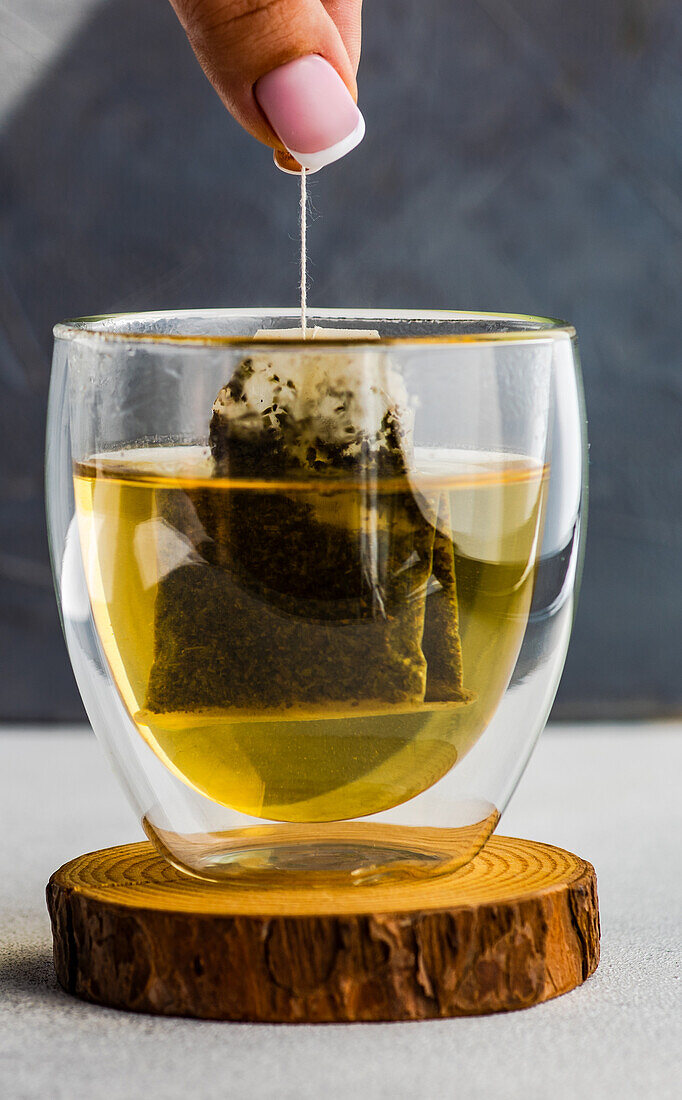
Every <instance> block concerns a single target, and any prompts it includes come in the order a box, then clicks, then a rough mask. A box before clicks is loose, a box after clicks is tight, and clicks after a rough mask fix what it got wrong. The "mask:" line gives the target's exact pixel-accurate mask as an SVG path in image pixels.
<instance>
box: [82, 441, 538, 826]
mask: <svg viewBox="0 0 682 1100" xmlns="http://www.w3.org/2000/svg"><path fill="white" fill-rule="evenodd" d="M415 458H416V470H415V472H414V473H412V474H410V477H409V485H408V484H407V479H405V478H394V479H392V480H390V481H389V480H388V479H387V480H386V481H385V482H384V483H381V484H379V485H376V484H375V485H369V486H368V485H367V484H366V483H364V484H361V483H359V482H358V481H353V480H351V479H350V478H349V479H346V480H344V479H339V480H338V481H335V482H333V483H330V482H329V481H327V482H324V481H323V480H322V479H321V480H320V484H319V486H317V485H315V484H314V483H313V484H311V479H310V478H307V479H306V480H305V481H303V482H296V481H282V482H276V483H273V482H272V481H268V482H262V481H261V482H259V481H247V480H244V479H240V480H235V479H229V478H218V477H214V476H212V461H211V457H210V454H209V452H208V450H207V449H205V448H202V447H185V446H177V447H151V446H150V447H140V448H138V449H131V450H123V451H118V452H111V453H107V454H100V455H97V456H95V457H94V458H93V459H92V460H91V461H89V462H85V463H78V464H76V466H75V470H74V484H75V495H76V510H77V516H78V525H79V532H80V539H81V547H82V553H83V561H84V563H85V572H86V579H87V584H88V590H89V594H90V600H91V604H92V610H93V615H94V619H95V624H96V627H97V630H98V633H99V637H100V639H101V642H102V646H103V649H104V652H105V655H106V658H107V660H108V662H109V665H110V667H111V671H112V674H113V677H114V680H115V682H116V684H117V686H118V689H119V692H120V694H121V696H122V698H123V701H124V703H125V705H126V707H127V709H128V711H129V713H130V715H131V717H132V718H133V720H134V722H135V723H136V725H137V728H138V729H139V731H140V734H141V735H142V736H143V737H144V739H145V740H146V742H147V743H148V744H149V745H150V746H151V748H152V749H153V751H154V752H155V753H156V755H157V756H158V757H159V758H160V759H161V760H163V762H164V763H165V764H166V765H167V766H168V767H169V768H170V769H171V770H172V771H173V772H174V773H175V774H176V775H177V776H178V777H179V778H180V779H182V780H183V781H184V782H185V783H187V784H188V785H189V786H191V787H193V788H195V789H196V790H197V791H199V792H201V793H202V794H205V795H207V796H208V797H209V798H211V799H214V800H215V801H217V802H219V803H222V804H223V805H226V806H230V807H232V808H234V809H236V810H239V811H241V812H243V813H246V814H250V815H254V816H256V817H259V818H265V819H269V820H279V821H295V822H304V821H335V820H343V819H347V818H353V817H358V816H363V815H367V814H372V813H376V812H378V811H381V810H385V809H388V808H390V807H391V806H395V805H397V804H399V803H401V802H404V801H406V800H408V799H410V798H412V797H413V796H414V795H416V794H418V793H420V792H421V791H423V790H425V789H426V788H428V787H430V786H431V785H432V784H434V783H435V782H437V780H438V779H440V778H441V777H442V776H443V775H444V774H445V773H446V772H448V771H449V770H450V769H451V768H452V767H453V766H454V765H455V764H456V763H457V761H458V760H460V759H461V758H462V756H464V754H465V753H466V752H467V751H468V750H469V749H470V748H471V747H472V745H473V744H475V742H476V740H477V739H478V737H479V736H480V735H481V733H482V732H483V731H484V730H485V728H486V726H487V725H488V723H489V722H490V719H491V718H492V715H493V714H494V712H495V709H496V707H497V705H498V703H499V701H500V699H501V697H502V695H503V693H504V691H505V689H506V687H507V684H508V682H509V679H510V676H511V673H512V671H513V668H514V664H515V662H516V658H517V656H518V653H519V649H520V646H521V642H522V640H523V636H524V631H525V627H526V622H527V618H528V612H529V608H530V603H531V597H532V593H533V584H534V576H535V566H536V556H537V554H538V550H539V545H540V541H541V537H540V536H541V526H542V517H543V498H544V489H545V484H546V470H544V469H543V468H542V466H541V465H540V464H538V463H534V462H533V461H531V460H529V459H527V458H524V457H522V456H514V455H510V454H498V453H483V452H478V451H447V452H444V451H438V452H428V451H420V450H417V452H416V456H415ZM406 492H409V493H410V494H412V495H413V497H414V499H415V500H417V501H419V502H421V506H423V508H424V510H425V512H428V513H429V514H433V515H435V514H436V513H438V514H439V515H441V516H442V515H443V514H447V515H449V525H450V529H449V530H448V531H447V535H448V536H449V537H451V539H452V543H453V546H454V555H455V556H454V561H455V577H456V586H457V601H458V614H459V623H458V630H459V637H460V640H461V658H462V665H463V668H462V679H463V685H464V688H465V689H466V690H465V691H464V692H462V693H461V697H460V698H459V699H458V700H457V701H450V702H428V701H426V702H424V701H422V702H419V703H409V702H408V703H396V702H392V703H391V702H386V701H385V700H383V699H381V698H377V699H371V700H369V701H368V700H358V699H357V698H355V699H353V698H351V697H348V698H339V699H334V698H333V695H334V691H333V685H331V686H330V698H329V699H328V700H326V701H325V702H320V703H312V704H311V703H309V702H308V703H300V702H297V696H298V697H299V699H300V698H301V697H304V696H305V693H304V692H302V690H297V683H296V680H297V675H296V671H294V674H293V675H292V676H291V684H290V691H289V693H288V694H289V697H288V698H287V702H286V704H285V705H278V706H275V707H271V708H268V706H267V705H266V706H264V705H263V699H264V697H265V696H262V695H259V693H258V690H257V684H256V681H255V680H254V684H253V686H252V687H250V686H249V684H250V681H248V679H247V681H246V682H243V683H242V684H241V686H240V690H239V692H235V695H236V696H238V705H234V704H233V703H232V701H231V699H230V698H229V693H230V688H229V685H228V687H227V688H226V686H225V683H224V680H223V681H221V670H222V669H223V665H224V662H223V657H224V651H225V647H229V645H230V634H229V630H228V631H227V633H225V625H224V622H223V620H222V619H220V617H219V615H218V612H219V610H220V600H221V599H222V598H223V596H222V595H221V593H222V591H223V587H224V585H225V584H227V582H228V572H229V570H227V571H226V569H225V566H224V564H223V565H221V564H220V563H219V562H218V563H216V559H215V555H214V554H212V551H211V548H210V541H211V540H210V539H207V537H206V534H205V532H203V530H202V526H201V515H202V514H203V513H202V509H203V510H204V511H205V510H206V508H208V509H209V510H210V511H211V512H212V514H214V515H220V514H227V513H228V512H229V508H230V506H233V504H234V501H235V500H237V501H240V502H242V503H243V504H245V505H246V506H247V511H250V513H251V514H253V515H257V514H259V508H260V504H261V502H263V509H262V511H263V514H266V513H267V509H266V508H265V501H272V500H273V498H280V497H281V498H283V499H285V500H293V501H298V502H301V501H304V502H305V505H306V509H307V510H308V511H309V512H310V514H314V515H315V516H316V518H317V521H319V522H321V523H323V524H326V523H328V524H329V525H331V528H330V529H332V533H333V525H334V524H344V525H345V530H346V531H347V530H348V529H349V525H352V524H354V525H355V527H354V528H352V529H353V530H357V538H358V540H359V544H362V546H363V548H364V549H363V553H365V552H366V555H367V561H368V562H369V563H370V565H372V567H373V568H374V567H376V568H380V567H381V562H380V561H379V558H380V556H381V544H380V542H379V543H377V538H376V527H377V511H376V504H375V505H372V500H375V501H376V499H380V500H382V501H384V502H388V503H389V504H390V499H391V494H402V495H403V496H404V494H405V493H406ZM443 500H445V502H446V504H447V508H446V511H445V513H444V512H443V508H442V502H443ZM439 502H441V503H440V505H439ZM373 509H374V510H373ZM256 535H257V532H256ZM254 552H255V550H254ZM408 564H409V563H406V567H407V565H408ZM280 568H282V566H281V563H280ZM291 568H292V570H294V569H295V568H296V562H295V560H292V562H291ZM233 580H234V578H232V579H231V580H230V583H231V584H232V583H233ZM242 582H243V578H241V579H240V580H239V584H241V583H242ZM247 584H248V578H247ZM207 592H211V593H215V598H214V606H213V609H212V613H213V614H214V621H215V622H216V624H217V626H216V631H215V632H212V631H210V630H207V629H206V628H204V627H203V626H202V624H204V623H206V622H208V621H209V620H208V619H207V618H206V610H207V609H206V606H205V604H206V600H207V598H208V597H207V596H206V593H207ZM259 592H260V595H256V597H254V595H253V593H251V594H250V595H249V599H250V600H251V605H252V606H253V599H254V598H256V599H260V600H261V604H260V606H261V607H262V613H263V618H264V621H268V622H269V620H268V619H267V616H268V615H270V614H271V609H270V607H268V606H267V599H266V597H264V596H263V594H262V591H261V590H259ZM202 593H203V595H202ZM320 596H321V598H322V599H324V593H323V592H321V593H320ZM212 598H213V597H212ZM202 601H203V603H202ZM215 601H217V603H216V602H215ZM256 606H258V605H256ZM176 611H177V614H176ZM216 615H218V618H215V616H216ZM299 619H300V623H299V625H300V628H301V630H306V629H308V630H309V631H312V630H318V631H319V629H320V624H319V622H317V621H315V622H314V621H313V619H312V618H311V619H310V621H309V622H306V621H305V617H304V616H302V615H300V614H299ZM180 622H182V623H183V626H182V628H180V627H176V625H175V624H176V623H180ZM218 626H219V627H220V630H219V631H218ZM193 628H194V630H193ZM328 629H329V630H330V631H333V630H336V629H340V627H338V626H337V624H336V623H331V624H329V626H328ZM359 629H362V627H361V626H360V627H359ZM192 630H193V632H192ZM327 636H329V637H331V635H327ZM340 636H341V635H336V638H335V640H336V642H337V644H338V638H339V637H340ZM265 639H266V640H265V641H264V642H260V641H259V642H258V645H259V647H260V649H259V651H258V652H257V654H256V656H257V657H259V658H262V656H263V648H262V647H263V645H267V644H269V643H268V641H267V634H266V635H265ZM275 641H276V639H274V640H273V644H274V642H275ZM240 644H241V645H242V646H243V645H244V642H243V639H242V641H241V642H240ZM160 653H163V654H164V659H165V660H167V655H168V654H169V653H171V654H172V655H173V665H172V669H171V671H170V672H168V673H167V675H166V680H165V682H164V680H163V673H164V667H166V668H167V667H168V666H161V675H162V680H161V683H162V686H163V687H164V690H163V691H159V690H152V689H153V688H154V685H155V684H157V685H158V683H159V675H160V672H159V660H160V656H159V655H160ZM353 654H354V650H353V648H352V646H349V659H350V660H352V659H353ZM360 671H361V670H358V672H360ZM300 674H301V680H303V679H304V678H305V676H306V669H304V668H302V669H301V670H300ZM176 681H183V682H184V686H183V689H182V690H183V692H184V694H181V698H182V700H183V701H182V702H181V703H180V704H178V702H177V701H174V699H175V698H176V697H175V695H174V690H173V684H174V682H176ZM194 682H196V692H195V693H193V688H192V685H193V683H194ZM194 694H195V695H196V699H194V701H193V696H194ZM226 695H227V696H228V697H226ZM265 695H267V693H265ZM160 699H161V700H162V701H161V702H159V700H160ZM164 699H166V700H167V701H166V702H163V700H164Z"/></svg>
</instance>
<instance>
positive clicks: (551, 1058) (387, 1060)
mask: <svg viewBox="0 0 682 1100" xmlns="http://www.w3.org/2000/svg"><path fill="white" fill-rule="evenodd" d="M681 776H682V724H680V723H667V724H658V725H652V726H641V725H628V726H605V725H603V726H586V727H567V726H558V727H554V728H550V729H548V730H547V731H546V732H545V734H544V735H543V737H542V739H541V741H540V744H539V746H538V748H537V750H536V752H535V755H534V756H533V758H532V760H531V762H530V764H529V766H528V769H527V772H526V774H525V776H524V778H523V780H522V781H521V784H520V786H519V789H518V791H517V793H516V795H515V797H514V800H513V802H512V805H511V807H510V808H509V810H508V811H507V813H506V815H505V816H504V818H503V821H502V826H501V829H500V831H501V832H502V833H507V834H510V835H513V836H525V837H530V838H533V839H537V840H543V841H547V842H550V843H553V844H558V845H561V846H562V847H566V848H569V849H571V850H573V851H575V852H577V853H578V854H580V855H581V856H584V857H585V858H586V859H589V860H591V862H592V863H594V865H595V867H596V869H597V875H598V880H599V896H600V903H601V917H602V961H601V965H600V967H599V969H598V971H597V973H596V975H594V977H592V978H591V979H590V980H589V981H588V982H587V983H586V984H585V985H583V986H582V987H581V988H579V989H577V990H575V991H574V992H573V993H569V994H567V995H565V996H563V997H560V998H558V999H557V1000H555V1001H551V1002H549V1003H548V1004H544V1005H540V1006H538V1007H536V1008H533V1009H529V1010H526V1011H523V1012H515V1013H509V1014H506V1015H497V1016H487V1017H482V1018H472V1019H458V1020H443V1021H429V1022H426V1023H407V1024H353V1025H322V1026H316V1027H312V1026H302V1025H298V1026H283V1025H276V1026H270V1025H267V1026H266V1025H247V1024H221V1023H212V1022H197V1021H192V1020H180V1019H161V1018H156V1017H152V1016H140V1015H137V1016H136V1015H128V1014H126V1013H123V1012H117V1011H113V1010H110V1009H102V1008H97V1007H95V1006H92V1005H88V1004H84V1003H81V1002H79V1001H76V1000H74V999H72V998H70V997H67V996H66V994H64V993H62V992H61V990H60V989H59V988H58V987H57V984H56V981H55V978H54V975H53V971H52V964H51V947H50V931H49V922H48V918H47V913H46V910H45V901H44V887H45V883H46V881H47V879H48V877H49V875H50V873H51V872H52V871H53V870H54V869H55V868H56V867H58V866H59V865H60V864H62V863H64V862H65V861H66V860H68V859H70V858H72V857H73V856H74V855H77V854H79V853H81V852H84V851H88V850H91V849H94V848H98V847H101V846H105V845H110V844H118V843H124V842H126V841H131V840H135V839H141V831H140V829H139V827H137V826H136V823H135V820H134V818H133V816H132V814H131V812H130V810H129V809H128V806H127V804H126V803H125V801H124V798H123V795H122V794H121V793H120V792H119V790H118V788H117V786H116V783H115V780H114V778H113V776H112V775H111V774H110V773H109V771H108V769H107V766H106V763H105V761H104V757H103V756H102V755H101V753H100V751H99V749H98V747H97V744H96V742H95V740H94V738H93V737H92V736H91V735H89V734H88V733H86V732H85V731H84V730H82V729H63V728H62V729H51V730H44V731H40V730H35V729H31V728H28V727H24V728H20V729H19V728H14V729H10V728H5V729H2V728H0V785H1V786H0V824H1V827H2V834H1V835H2V845H0V860H1V865H0V883H1V886H0V1096H2V1097H3V1100H20V1098H29V1097H30V1098H33V1097H40V1098H41V1100H42V1098H48V1100H51V1098H53V1097H54V1098H62V1097H63V1098H68V1100H80V1098H87V1100H98V1098H99V1097H102V1098H105V1100H119V1098H120V1100H132V1098H137V1097H144V1098H146V1100H155V1098H157V1097H158V1098H163V1100H172V1098H175V1097H178V1098H182V1100H185V1098H188V1097H191V1098H192V1100H203V1098H212V1097H230V1098H238V1100H241V1098H244V1100H252V1098H253V1100H265V1098H267V1100H270V1098H272V1100H287V1098H291V1100H308V1098H310V1100H318V1098H323V1100H337V1098H338V1100H345V1098H346V1097H349V1098H353V1100H379V1098H382V1100H383V1098H384V1097H385V1098H391V1100H395V1098H402V1097H419V1098H426V1100H431V1098H438V1097H457V1098H459V1100H469V1098H472V1100H474V1098H475V1100H477V1098H479V1097H481V1098H483V1097H486V1098H489V1097H496V1098H507V1097H523V1098H524V1100H534V1098H537V1100H545V1098H547V1097H552V1100H561V1098H564V1097H581V1098H588V1100H595V1098H602V1097H604V1098H608V1100H611V1098H618V1100H627V1098H630V1097H637V1098H639V1097H642V1098H647V1100H648V1098H649V1097H656V1098H657V1100H662V1098H667V1097H675V1098H676V1100H677V1098H679V1097H681V1096H682V994H681V985H682V983H681V981H680V979H681V977H682V967H681V966H680V959H681V956H682V952H681V939H682V934H681V926H682V854H681V847H680V836H681V834H682V828H681V826H682V799H681V798H680V793H679V791H680V777H681Z"/></svg>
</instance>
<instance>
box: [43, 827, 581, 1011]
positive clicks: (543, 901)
mask: <svg viewBox="0 0 682 1100" xmlns="http://www.w3.org/2000/svg"><path fill="white" fill-rule="evenodd" d="M47 904H48V909H49V911H50V917H51V920H52V933H53V939H54V961H55V968H56V971H57V977H58V979H59V982H60V984H61V985H62V986H63V987H64V989H65V990H66V991H67V992H68V993H72V994H74V995H75V996H77V997H83V998H84V999H86V1000H88V1001H95V1002H96V1003H98V1004H104V1005H110V1006H112V1007H115V1008H123V1009H128V1010H131V1011H135V1012H152V1013H157V1014H160V1015H168V1016H194V1017H200V1018H205V1019H214V1020H243V1021H246V1020H251V1021H268V1022H275V1021H279V1022H308V1023H318V1022H339V1021H354V1020H423V1019H430V1018H437V1017H443V1016H470V1015H478V1014H481V1013H489V1012H500V1011H507V1010H511V1009H518V1008H527V1007H529V1006H530V1005H535V1004H539V1003H540V1002H541V1001H547V1000H549V999H550V998H552V997H557V996H559V994H561V993H566V992H568V990H570V989H574V988H575V987H576V986H577V985H580V984H581V982H584V981H585V979H586V978H588V977H589V976H590V974H592V973H593V972H594V971H595V969H596V967H597V964H598V962H599V910H598V902H597V884H596V876H595V873H594V868H593V867H592V866H591V865H590V864H589V863H586V862H585V861H584V860H582V859H579V858H578V856H574V855H571V853H570V852H565V851H563V850H562V849H561V848H554V847H551V846H550V845H548V844H538V843H535V842H534V841H529V840H513V839H511V838H510V837H500V836H497V837H493V838H492V839H491V840H489V841H488V843H487V845H486V846H485V848H484V849H483V851H482V852H481V853H480V854H479V855H478V856H476V858H475V859H474V860H472V861H471V862H470V863H468V864H467V865H466V866H465V867H463V868H462V869H461V870H459V871H457V872H456V873H455V874H452V875H445V876H442V877H440V878H433V879H421V880H418V881H415V882H402V883H393V884H391V883H384V884H383V885H382V884H379V885H372V886H370V885H364V886H354V887H353V886H350V887H333V888H331V889H329V890H320V889H307V888H303V887H300V888H296V887H294V888H288V889H282V888H280V887H276V886H270V887H267V888H265V887H263V888H253V887H249V886H242V885H239V886H231V885H227V884H225V885H220V884H214V883H209V882H203V881H201V880H199V879H196V878H191V877H189V876H187V875H184V874H182V873H181V872H180V871H178V870H176V869H175V868H174V867H172V866H171V864H169V863H167V862H166V861H165V860H164V859H163V858H162V857H161V856H160V855H159V854H158V852H157V851H156V849H155V848H154V847H152V845H151V844H147V843H141V844H128V845H124V846H122V847H118V848H106V849H103V850H102V851H99V852H91V853H90V854H89V855H84V856H80V857H79V858H78V859H74V860H72V861H71V862H70V863H67V864H65V865H64V867H61V868H60V870H58V871H56V872H55V873H54V874H53V875H52V878H51V879H50V882H49V883H48V886H47Z"/></svg>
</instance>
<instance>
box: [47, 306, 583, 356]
mask: <svg viewBox="0 0 682 1100" xmlns="http://www.w3.org/2000/svg"><path fill="white" fill-rule="evenodd" d="M273 315H275V316H277V315H279V316H285V317H288V316H293V317H296V316H298V309H297V307H292V306H285V307H280V308H277V307H271V306H262V307H253V308H250V307H248V306H244V307H242V308H229V309H219V308H218V309H216V308H207V309H166V310H142V311H129V312H123V313H101V314H93V315H92V316H89V317H76V318H73V319H70V320H66V321H60V322H59V323H58V324H56V325H55V326H54V328H53V330H52V331H53V334H54V337H55V339H56V340H67V341H74V340H77V341H79V342H81V341H85V342H86V343H94V344H101V343H119V344H160V345H171V346H178V345H182V346H187V347H200V348H214V347H241V346H248V347H253V346H254V345H257V346H261V345H262V346H264V347H266V348H272V347H278V348H282V346H283V341H282V340H279V339H276V338H275V339H272V340H268V339H267V338H266V337H259V338H258V339H257V340H255V339H254V337H253V336H248V335H246V334H244V335H240V336H227V335H223V336H219V335H208V334H205V335H199V334H178V333H163V332H125V331H121V330H117V329H116V328H115V327H114V328H110V327H109V325H110V324H111V323H114V322H116V321H119V322H120V323H121V324H123V323H125V322H128V323H130V322H131V321H135V320H140V321H143V320H146V321H148V322H152V321H154V320H156V321H162V320H165V319H171V318H175V319H180V320H181V319H183V318H187V319H189V318H192V317H195V318H196V317H215V318H218V317H225V318H230V319H233V320H236V319H238V318H240V317H252V318H254V317H255V318H259V317H262V318H266V317H271V316H273ZM309 315H310V317H311V318H321V319H324V320H336V321H339V320H347V321H352V320H353V319H361V320H364V321H371V320H377V321H403V322H415V323H416V322H424V321H431V322H433V323H436V324H437V323H439V322H440V323H442V324H445V323H446V322H448V321H450V322H453V321H498V322H503V323H504V322H505V321H506V322H509V324H510V325H511V324H512V323H515V325H516V327H514V328H511V327H510V328H509V329H507V330H505V329H501V330H498V331H496V332H473V333H472V332H469V333H446V334H443V335H440V334H423V333H416V334H414V335H402V336H385V337H382V338H381V344H380V346H382V347H385V346H386V345H389V346H395V345H398V346H405V345H417V346H423V345H429V344H435V345H439V344H444V345H449V344H481V343H485V344H489V343H492V344H503V343H508V342H513V343H517V342H524V341H528V340H532V341H536V340H548V339H549V340H557V339H560V340H565V339H573V338H575V336H576V331H575V328H574V327H573V325H571V324H569V323H568V322H567V321H562V320H559V319H557V318H555V317H542V316H535V315H533V314H525V313H500V312H485V311H478V310H447V309H443V310H433V309H429V310H417V309H349V308H343V309H341V308H339V309H329V308H320V309H315V308H314V309H310V310H309ZM518 322H526V323H527V325H528V327H527V328H524V327H522V326H521V327H519V325H518ZM104 324H106V325H107V327H106V328H105V327H99V326H103V325H104ZM341 344H342V345H343V346H344V347H348V346H351V347H355V346H359V347H367V348H375V349H376V348H377V346H379V345H378V344H377V341H376V340H372V339H365V338H363V337H360V336H358V337H353V338H351V339H348V338H345V337H344V338H343V340H339V341H338V342H335V341H334V340H325V341H324V343H321V342H320V343H317V342H316V343H315V345H314V346H315V349H316V351H317V350H320V349H321V348H322V347H324V348H328V347H338V346H339V345H341ZM285 346H286V347H287V348H301V349H302V348H308V349H309V348H310V347H311V341H310V340H306V339H304V338H303V336H301V338H300V339H287V340H286V345H285Z"/></svg>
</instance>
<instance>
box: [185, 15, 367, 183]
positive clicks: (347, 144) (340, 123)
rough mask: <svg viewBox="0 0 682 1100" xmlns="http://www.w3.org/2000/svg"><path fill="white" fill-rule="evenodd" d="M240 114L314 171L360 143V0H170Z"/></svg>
mask: <svg viewBox="0 0 682 1100" xmlns="http://www.w3.org/2000/svg"><path fill="white" fill-rule="evenodd" d="M171 4H172V5H173V7H174V8H175V11H176V13H177V15H178V17H179V19H180V22H181V23H182V25H183V27H184V28H185V31H186V33H187V37H188V38H189V41H190V43H191V45H192V49H193V50H194V52H195V54H196V55H197V58H198V59H199V62H200V64H201V66H202V68H203V70H204V72H205V73H206V75H207V77H208V79H209V80H210V81H211V83H212V85H213V87H214V88H215V89H216V91H217V92H218V95H219V96H220V98H221V99H222V101H223V103H224V104H225V106H226V107H227V109H228V110H229V111H230V112H231V114H233V115H234V117H235V118H236V119H237V121H238V122H240V123H241V125H242V126H243V127H244V129H245V130H248V132H249V133H250V134H253V136H254V137H255V138H258V140H259V141H262V142H264V144H265V145H270V146H272V147H273V148H274V150H275V163H276V164H277V165H278V167H280V168H282V169H283V170H284V171H300V168H301V166H303V167H304V168H307V169H308V170H309V171H311V172H316V171H318V169H320V168H324V166H325V165H327V164H331V163H332V162H333V161H335V160H338V159H339V158H340V157H343V156H345V154H346V153H349V152H350V150H351V149H354V148H355V146H356V145H358V144H359V143H360V142H361V141H362V138H363V136H364V133H365V123H364V119H363V117H362V114H361V113H360V111H359V110H358V108H357V106H356V104H355V100H356V99H357V86H356V83H355V74H356V72H357V67H358V61H359V59H360V37H361V25H360V15H361V8H362V0H171Z"/></svg>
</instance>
